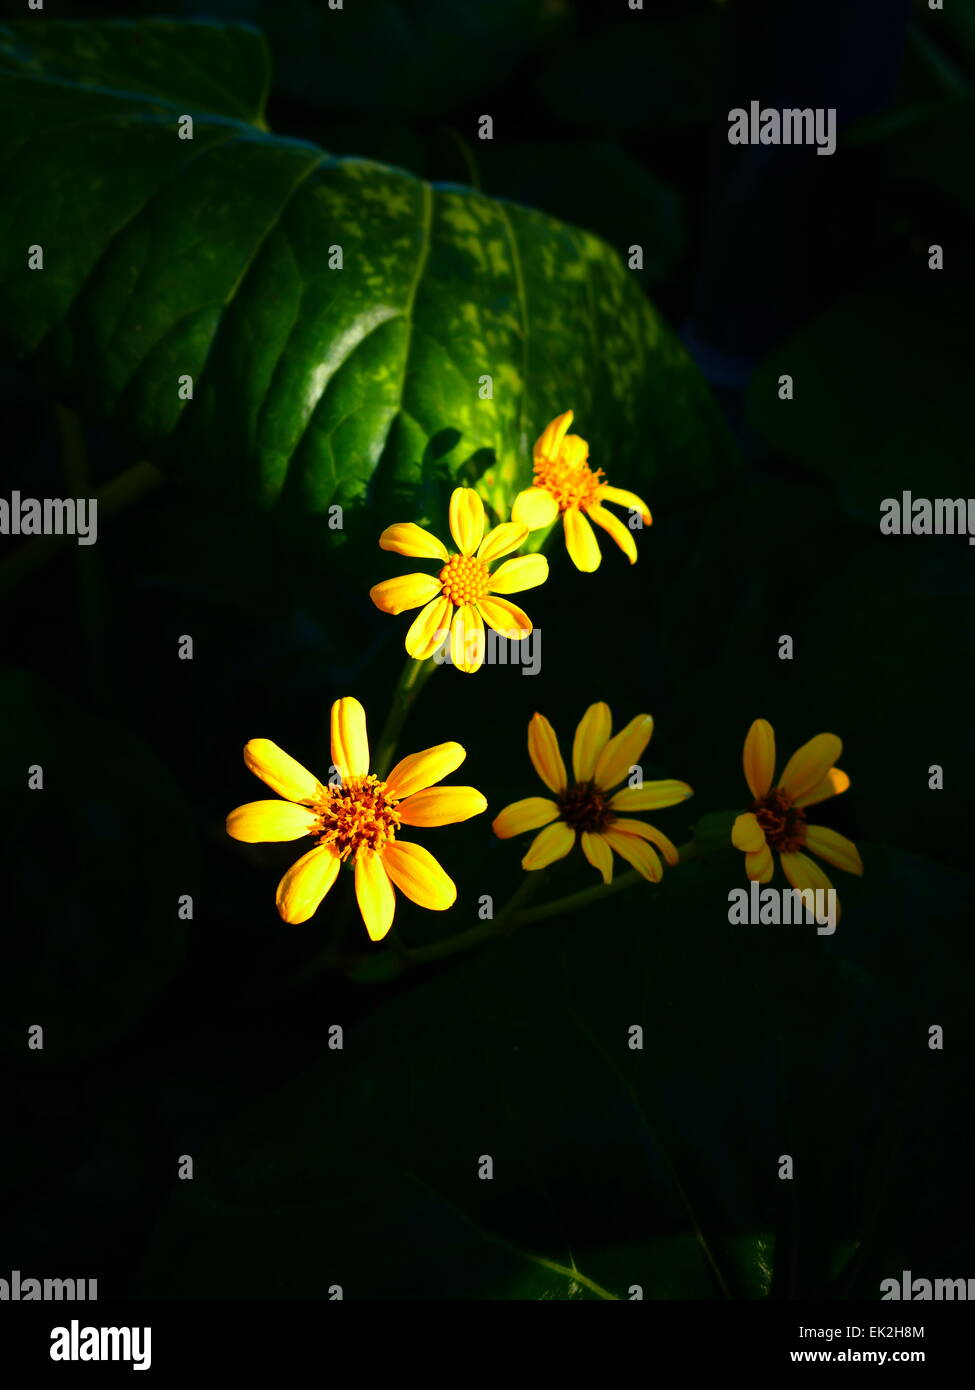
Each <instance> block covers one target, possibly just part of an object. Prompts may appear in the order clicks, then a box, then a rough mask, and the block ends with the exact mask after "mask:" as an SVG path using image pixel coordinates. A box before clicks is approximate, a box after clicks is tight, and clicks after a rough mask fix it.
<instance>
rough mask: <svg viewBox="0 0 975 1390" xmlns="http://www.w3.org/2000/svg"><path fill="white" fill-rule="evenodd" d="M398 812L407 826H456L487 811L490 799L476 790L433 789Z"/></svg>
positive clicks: (460, 788)
mask: <svg viewBox="0 0 975 1390" xmlns="http://www.w3.org/2000/svg"><path fill="white" fill-rule="evenodd" d="M396 809H397V810H398V811H399V814H400V819H401V820H402V822H403V824H404V825H456V823H457V822H458V821H462V820H470V818H471V816H479V815H480V814H481V812H482V811H486V810H487V798H486V797H485V796H484V795H483V793H481V792H479V791H478V790H477V789H476V788H475V787H430V788H428V789H427V790H426V791H422V792H415V793H414V795H413V796H411V797H409V799H408V800H406V801H403V802H400V804H399V806H398V807H397V808H396Z"/></svg>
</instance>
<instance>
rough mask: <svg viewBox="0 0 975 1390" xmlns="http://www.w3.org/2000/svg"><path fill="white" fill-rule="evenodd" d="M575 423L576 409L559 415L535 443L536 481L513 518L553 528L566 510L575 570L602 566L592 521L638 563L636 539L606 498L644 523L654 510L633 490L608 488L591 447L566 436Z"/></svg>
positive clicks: (518, 501)
mask: <svg viewBox="0 0 975 1390" xmlns="http://www.w3.org/2000/svg"><path fill="white" fill-rule="evenodd" d="M571 424H572V411H571V410H567V411H566V412H565V414H564V415H559V416H557V417H556V418H555V419H554V420H553V421H552V423H551V424H550V425H547V426H546V427H545V429H544V430H543V431H542V433H541V434H540V435H539V437H538V440H537V441H536V443H535V452H534V456H533V458H534V464H535V483H534V486H533V487H530V488H528V489H526V491H525V492H519V494H518V496H517V497H516V498H515V504H514V506H513V507H512V508H511V520H512V521H519V522H521V523H522V525H524V526H527V527H528V529H529V530H530V531H537V530H539V529H540V528H541V527H542V526H551V524H552V522H553V521H554V520H555V518H556V517H557V516H558V514H559V512H561V513H562V526H563V529H564V531H565V547H566V549H567V550H568V552H569V555H570V557H571V559H572V563H573V564H574V565H575V567H576V569H577V570H586V571H587V572H589V571H592V570H597V569H599V562H600V560H601V559H602V556H601V555H600V553H599V544H598V542H597V541H596V533H595V531H593V529H592V527H591V526H590V525H589V521H587V520H586V518H587V517H588V518H589V520H590V521H594V522H595V523H596V525H597V526H601V527H602V528H603V530H604V531H608V532H609V534H610V535H611V536H612V538H613V540H614V541H615V542H616V544H617V545H618V546H619V548H620V550H622V552H623V554H624V555H625V556H626V558H627V559H628V560H629V562H630V564H631V565H634V564H636V542H635V541H634V539H633V532H632V531H631V530H630V529H629V527H627V526H624V525H623V523H622V521H620V519H619V517H617V516H616V515H614V513H613V512H608V511H607V510H606V508H605V507H604V506H603V503H604V502H615V503H616V505H617V506H618V507H627V508H629V510H630V511H633V512H639V513H640V516H641V517H642V518H643V524H644V526H649V525H650V523H651V521H652V520H653V518H652V517H651V515H650V508H649V507H648V506H647V504H646V502H644V501H643V499H642V498H640V497H637V495H636V493H635V492H627V491H626V489H625V488H621V487H610V485H609V483H607V482H604V481H603V480H602V479H603V470H602V469H601V468H596V469H592V468H590V467H589V445H588V444H587V443H586V441H585V440H584V439H580V437H579V435H577V434H566V430H567V429H568V428H569V426H570V425H571Z"/></svg>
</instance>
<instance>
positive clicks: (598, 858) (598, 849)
mask: <svg viewBox="0 0 975 1390" xmlns="http://www.w3.org/2000/svg"><path fill="white" fill-rule="evenodd" d="M582 852H583V854H584V855H585V856H586V858H587V859H588V860H589V863H590V864H591V865H592V866H593V868H594V869H598V870H599V872H600V873H601V874H602V877H603V882H604V883H612V881H613V851H612V850H611V849H610V847H609V845H608V844H607V842H606V840H605V839H604V837H603V836H602V835H596V834H593V833H592V831H589V830H584V831H583V832H582Z"/></svg>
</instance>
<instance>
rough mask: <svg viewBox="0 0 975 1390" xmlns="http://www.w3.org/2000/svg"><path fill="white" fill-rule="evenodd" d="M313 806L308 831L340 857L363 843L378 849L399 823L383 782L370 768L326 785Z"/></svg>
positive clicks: (392, 836) (393, 838) (350, 853)
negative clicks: (312, 825)
mask: <svg viewBox="0 0 975 1390" xmlns="http://www.w3.org/2000/svg"><path fill="white" fill-rule="evenodd" d="M314 810H315V811H316V813H317V815H318V824H317V826H316V827H315V829H314V830H313V831H312V834H313V835H314V836H316V838H317V840H318V843H319V844H320V845H328V847H329V849H331V850H333V851H334V852H335V853H336V854H337V855H338V857H339V858H340V859H348V858H349V856H350V855H354V854H355V852H356V850H359V849H362V848H363V847H365V848H366V849H382V847H383V845H385V844H386V843H387V842H388V841H389V840H395V838H396V832H397V830H398V829H399V826H400V816H399V812H398V811H397V810H396V806H395V803H394V802H393V801H392V800H391V798H390V797H389V794H388V793H387V791H386V783H385V782H380V780H379V778H378V777H376V776H375V775H374V774H373V773H371V772H370V773H369V775H368V777H350V778H349V780H348V781H347V782H344V783H343V784H342V786H340V787H326V788H325V795H324V796H323V797H322V798H321V799H320V800H319V801H318V802H317V803H316V804H315V807H314Z"/></svg>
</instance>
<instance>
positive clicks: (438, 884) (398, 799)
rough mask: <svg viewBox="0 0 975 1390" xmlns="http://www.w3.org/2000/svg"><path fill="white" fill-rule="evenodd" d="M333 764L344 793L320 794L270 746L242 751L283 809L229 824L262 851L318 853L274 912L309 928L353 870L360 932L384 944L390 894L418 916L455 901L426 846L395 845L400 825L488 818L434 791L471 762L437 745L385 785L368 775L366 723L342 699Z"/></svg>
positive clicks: (470, 794)
mask: <svg viewBox="0 0 975 1390" xmlns="http://www.w3.org/2000/svg"><path fill="white" fill-rule="evenodd" d="M331 724H332V728H331V733H332V764H333V766H334V767H335V768H336V770H337V771H338V773H339V776H340V777H341V779H342V780H341V785H332V784H329V785H328V786H323V785H322V784H321V782H319V781H318V779H317V778H316V777H314V776H313V775H312V774H311V773H310V772H306V770H305V769H304V768H303V767H302V766H301V764H300V763H298V762H296V761H295V760H294V758H291V757H289V756H288V754H287V753H285V752H284V751H283V750H282V749H280V748H279V747H278V746H277V744H276V743H272V742H271V740H270V739H267V738H252V739H251V740H250V742H249V743H248V744H247V746H246V747H245V749H244V762H245V763H246V764H247V766H248V767H249V768H250V770H251V772H253V773H255V774H256V776H258V777H260V778H261V780H262V781H263V782H266V783H267V785H268V786H269V787H270V788H271V790H272V791H275V792H277V794H278V796H279V797H283V798H284V800H283V801H251V802H249V803H248V804H247V805H246V806H238V807H237V809H236V810H235V811H231V813H230V815H229V816H228V817H227V833H228V834H229V835H232V836H233V837H234V839H235V840H244V841H246V842H247V843H248V844H259V843H264V842H267V841H272V840H300V839H303V838H304V837H305V836H306V835H310V836H311V837H312V839H313V840H314V841H315V845H314V848H312V849H310V850H309V851H308V853H307V854H304V855H302V857H301V858H300V859H299V860H298V861H297V862H296V863H295V864H292V866H291V868H290V869H289V870H288V872H287V873H286V874H285V876H284V878H282V880H281V882H280V883H279V884H278V892H277V905H278V912H279V913H280V914H281V917H282V918H283V919H284V921H286V922H292V923H297V922H307V921H308V919H309V917H312V916H314V914H315V913H316V912H317V911H318V908H319V906H320V904H321V902H322V899H323V898H324V897H325V894H326V893H327V892H328V890H329V889H330V888H331V886H332V884H333V883H334V882H335V880H336V878H337V876H338V872H339V866H340V865H341V864H342V863H343V862H348V863H351V864H353V865H354V867H355V893H356V897H357V898H358V900H359V911H360V912H361V913H362V920H363V921H364V922H365V924H366V931H367V932H368V933H369V936H370V938H371V939H372V940H373V941H381V940H382V938H383V937H384V936H385V935H386V933H387V932H388V931H389V929H390V927H391V926H392V923H393V912H394V910H395V905H396V904H395V898H394V894H393V885H394V884H395V886H396V887H397V888H398V889H399V890H400V892H401V893H405V894H406V896H407V897H408V898H411V899H412V901H413V902H415V903H419V905H420V907H428V908H431V909H433V910H434V911H442V910H443V909H444V908H447V907H451V906H452V905H453V903H454V901H455V899H456V897H457V889H456V887H455V886H454V882H453V880H452V879H450V878H448V877H447V875H446V874H445V873H444V871H443V869H442V868H441V867H440V865H439V864H438V863H437V861H436V859H434V857H433V855H432V854H431V853H430V852H429V850H425V849H424V848H423V846H422V845H415V844H410V843H409V842H407V841H403V840H400V839H399V832H400V830H401V829H402V827H403V826H404V825H419V826H425V825H452V824H454V823H455V822H456V821H462V820H467V819H468V818H469V817H470V816H476V815H479V814H480V813H481V811H484V810H486V809H487V801H486V800H485V799H484V797H483V796H482V795H481V793H480V792H479V791H476V790H475V789H474V788H473V787H437V786H435V785H434V783H436V782H439V781H440V779H441V778H442V777H446V776H447V775H448V773H451V772H453V771H455V770H456V769H457V768H458V767H460V765H461V763H462V762H463V761H464V759H465V758H466V757H467V753H466V751H465V750H464V749H463V748H462V747H461V746H460V744H459V743H438V744H437V746H436V747H435V748H427V749H425V750H424V751H423V752H422V753H412V754H411V755H410V756H409V757H408V758H403V759H402V761H401V762H398V763H397V764H396V766H395V767H394V768H393V770H392V772H391V773H390V774H389V776H388V777H387V778H386V780H385V781H384V782H382V781H380V780H379V778H378V777H376V776H375V775H374V774H372V773H371V772H370V771H369V740H368V738H367V736H366V713H365V710H364V709H363V708H362V706H361V705H360V704H359V701H358V700H354V699H352V698H351V697H346V698H345V699H342V700H336V701H335V703H334V704H333V706H332V718H331Z"/></svg>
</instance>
